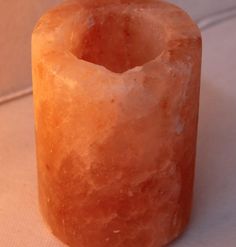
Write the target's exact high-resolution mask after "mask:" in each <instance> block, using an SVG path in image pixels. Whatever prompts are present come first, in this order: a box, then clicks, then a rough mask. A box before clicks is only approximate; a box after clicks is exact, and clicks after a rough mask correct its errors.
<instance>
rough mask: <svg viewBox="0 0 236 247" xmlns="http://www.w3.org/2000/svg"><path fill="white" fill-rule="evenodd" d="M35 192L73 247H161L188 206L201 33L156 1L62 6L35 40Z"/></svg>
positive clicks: (177, 230)
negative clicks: (37, 189)
mask: <svg viewBox="0 0 236 247" xmlns="http://www.w3.org/2000/svg"><path fill="white" fill-rule="evenodd" d="M32 39H33V40H32V46H33V49H32V50H33V51H32V56H33V81H34V101H35V119H36V120H35V121H36V144H37V161H38V180H39V199H40V207H41V211H42V214H43V216H44V219H45V220H46V222H47V223H48V225H49V226H50V228H51V230H52V232H53V234H54V235H56V236H57V237H58V238H59V239H61V240H62V241H63V242H64V243H66V244H68V245H69V246H71V247H161V246H165V245H166V244H168V243H169V242H170V241H172V240H173V239H175V238H176V237H178V236H179V235H180V234H181V233H182V232H183V230H184V229H185V227H186V225H187V223H188V221H189V218H190V213H191V205H192V191H193V178H194V163H195V149H196V136H197V119H198V103H199V84H200V83H199V81H200V67H201V35H200V32H199V29H198V28H197V26H196V25H195V24H194V23H193V22H192V20H191V19H190V17H189V16H188V15H187V14H186V13H185V12H183V11H182V10H181V9H179V8H178V7H176V6H174V5H172V4H168V3H166V2H164V1H155V0H148V1H145V0H136V1H135V0H133V1H132V0H120V1H118V0H110V1H109V0H108V1H95V0H94V1H80V0H77V1H76V0H74V1H67V2H65V3H63V4H61V5H60V6H58V7H57V8H55V9H54V10H51V11H49V12H48V13H47V14H45V15H44V16H43V17H42V18H41V19H40V21H39V22H38V24H37V26H36V27H35V30H34V32H33V38H32Z"/></svg>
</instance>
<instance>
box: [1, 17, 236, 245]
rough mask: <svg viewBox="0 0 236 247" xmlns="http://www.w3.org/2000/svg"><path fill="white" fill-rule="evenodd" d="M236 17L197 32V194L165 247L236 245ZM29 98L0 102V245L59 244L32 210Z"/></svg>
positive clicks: (33, 188) (34, 204)
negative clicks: (200, 51) (187, 219)
mask: <svg viewBox="0 0 236 247" xmlns="http://www.w3.org/2000/svg"><path fill="white" fill-rule="evenodd" d="M235 25H236V18H235V19H232V20H230V21H226V22H224V23H222V24H220V25H218V26H216V27H212V28H211V29H208V30H207V31H205V32H204V33H203V40H204V57H203V79H202V91H201V109H200V125H199V139H198V157H197V169H196V172H197V174H196V193H195V200H194V201H195V203H194V211H193V217H192V221H191V224H190V226H189V228H188V230H187V231H186V233H185V234H184V235H183V236H182V238H181V239H179V240H178V241H176V242H175V243H173V244H172V245H171V246H172V247H235V246H236V179H235V175H236V150H235V149H236V128H235V126H236V109H235V107H236V96H235V95H236V81H235V80H236V67H235V65H236V58H235V52H236V33H235ZM36 188H37V187H36V165H35V153H34V138H33V112H32V98H31V97H26V98H23V99H21V100H16V101H14V102H11V103H7V104H5V105H2V106H0V223H1V224H0V246H1V247H62V246H64V245H63V244H61V243H59V242H58V241H57V240H56V239H55V238H54V237H53V236H52V235H51V234H50V233H49V231H48V230H47V228H46V227H45V225H44V224H42V221H41V217H40V215H39V212H38V208H37V189H36Z"/></svg>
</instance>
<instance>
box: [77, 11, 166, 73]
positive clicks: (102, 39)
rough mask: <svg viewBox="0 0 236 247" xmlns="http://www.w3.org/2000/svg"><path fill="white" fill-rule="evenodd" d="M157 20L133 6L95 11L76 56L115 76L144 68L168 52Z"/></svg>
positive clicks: (87, 23) (90, 16) (89, 20)
mask: <svg viewBox="0 0 236 247" xmlns="http://www.w3.org/2000/svg"><path fill="white" fill-rule="evenodd" d="M104 12H105V13H104ZM157 19H158V18H157V17H156V16H153V17H152V15H147V10H145V9H138V8H137V9H134V7H133V8H132V7H131V6H130V7H127V6H126V8H124V9H120V8H119V9H117V8H114V7H113V8H112V7H110V8H105V9H104V8H103V9H99V8H98V9H95V10H93V13H92V14H91V15H89V16H88V17H87V20H86V27H85V31H84V32H83V34H82V37H80V39H81V41H80V42H79V45H78V46H77V47H76V49H74V50H73V51H72V52H73V54H74V55H75V56H77V57H78V58H79V59H83V60H85V61H88V62H91V63H94V64H98V65H102V66H104V67H106V68H107V69H109V70H111V71H112V72H115V73H123V72H125V71H127V70H129V69H132V68H134V67H136V66H142V65H143V64H145V63H147V62H149V61H151V60H153V59H154V58H156V57H157V56H158V55H159V54H160V53H161V52H162V50H163V49H164V45H165V42H164V37H165V35H164V30H163V28H162V26H161V25H160V24H159V23H158V22H157Z"/></svg>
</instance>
